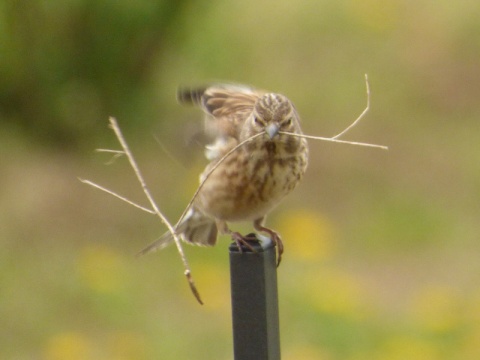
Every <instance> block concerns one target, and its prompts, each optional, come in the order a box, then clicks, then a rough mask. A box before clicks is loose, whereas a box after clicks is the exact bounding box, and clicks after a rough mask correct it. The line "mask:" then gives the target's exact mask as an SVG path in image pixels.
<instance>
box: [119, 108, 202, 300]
mask: <svg viewBox="0 0 480 360" xmlns="http://www.w3.org/2000/svg"><path fill="white" fill-rule="evenodd" d="M110 126H111V127H112V129H113V131H114V132H115V135H117V139H118V141H119V142H120V145H122V148H123V150H124V151H125V154H126V155H127V158H128V161H129V162H130V165H131V166H132V169H133V171H134V172H135V175H136V176H137V179H138V181H139V182H140V184H141V186H142V189H143V192H144V193H145V196H146V197H147V199H148V201H149V202H150V205H152V208H153V210H155V213H156V214H157V216H158V217H159V218H160V220H161V221H162V222H163V223H164V224H165V226H166V227H167V228H168V231H170V233H171V234H172V236H173V239H174V241H175V245H176V246H177V250H178V253H179V254H180V258H181V259H182V262H183V266H184V268H185V272H184V274H185V276H186V277H187V281H188V283H189V285H190V289H191V290H192V292H193V295H194V296H195V298H196V299H197V301H198V302H199V303H200V304H203V302H202V300H201V298H200V294H199V292H198V290H197V287H196V286H195V282H194V281H193V278H192V273H191V271H190V266H189V265H188V261H187V258H186V256H185V252H184V251H183V248H182V244H181V243H180V239H179V238H178V236H177V234H176V232H175V230H174V228H173V227H172V225H171V224H170V222H169V221H168V220H167V218H166V217H165V216H164V215H163V214H162V212H161V211H160V209H159V208H158V206H157V204H156V203H155V200H154V199H153V197H152V195H151V194H150V190H149V189H148V187H147V184H146V183H145V180H144V179H143V176H142V174H141V172H140V169H139V168H138V165H137V163H136V161H135V159H134V157H133V155H132V153H131V151H130V148H129V147H128V144H127V142H126V141H125V138H124V137H123V135H122V132H121V131H120V128H119V127H118V124H117V121H116V120H115V118H113V117H110Z"/></svg>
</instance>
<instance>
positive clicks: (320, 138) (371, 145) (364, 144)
mask: <svg viewBox="0 0 480 360" xmlns="http://www.w3.org/2000/svg"><path fill="white" fill-rule="evenodd" d="M279 134H285V135H291V136H296V137H301V138H305V139H313V140H322V141H330V142H336V143H340V144H349V145H356V146H365V147H372V148H378V149H382V150H388V146H385V145H377V144H369V143H363V142H357V141H347V140H339V139H336V138H333V137H332V138H326V137H321V136H312V135H304V134H295V133H289V132H284V131H279Z"/></svg>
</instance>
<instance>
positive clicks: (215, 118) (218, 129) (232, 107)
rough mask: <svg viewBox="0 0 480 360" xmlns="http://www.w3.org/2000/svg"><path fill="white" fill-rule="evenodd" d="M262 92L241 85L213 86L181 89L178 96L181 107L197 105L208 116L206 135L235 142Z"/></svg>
mask: <svg viewBox="0 0 480 360" xmlns="http://www.w3.org/2000/svg"><path fill="white" fill-rule="evenodd" d="M264 93H265V92H264V91H262V90H257V89H253V88H251V87H248V86H244V85H230V84H215V85H211V86H207V87H201V88H183V89H182V88H181V89H179V91H178V96H177V97H178V101H179V102H180V103H181V104H193V105H196V106H199V107H200V108H201V109H202V110H203V111H204V112H205V113H206V114H207V119H206V123H205V129H206V132H207V133H208V134H209V135H213V136H214V137H217V136H221V137H233V138H235V139H237V140H238V138H239V134H240V131H241V129H242V126H243V123H244V122H245V120H246V119H247V117H248V116H249V115H250V114H251V112H252V109H253V106H254V105H255V103H256V101H257V100H258V99H259V98H260V97H261V96H262V95H263V94H264Z"/></svg>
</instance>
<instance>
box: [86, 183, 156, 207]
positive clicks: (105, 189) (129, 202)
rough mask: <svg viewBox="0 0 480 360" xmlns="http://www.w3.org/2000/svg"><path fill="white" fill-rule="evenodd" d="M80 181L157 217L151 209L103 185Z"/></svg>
mask: <svg viewBox="0 0 480 360" xmlns="http://www.w3.org/2000/svg"><path fill="white" fill-rule="evenodd" d="M78 180H80V181H81V182H82V183H84V184H87V185H90V186H93V187H94V188H97V189H99V190H102V191H104V192H106V193H107V194H110V195H113V196H115V197H116V198H118V199H120V200H122V201H125V202H126V203H127V204H130V205H132V206H135V207H136V208H138V209H140V210H143V211H145V212H148V213H149V214H153V215H156V212H155V211H153V210H151V209H147V208H146V207H143V206H142V205H138V204H136V203H134V202H133V201H131V200H128V199H127V198H126V197H124V196H122V195H119V194H117V193H115V192H113V191H111V190H109V189H107V188H105V187H103V186H101V185H98V184H96V183H94V182H93V181H90V180H85V179H81V178H78Z"/></svg>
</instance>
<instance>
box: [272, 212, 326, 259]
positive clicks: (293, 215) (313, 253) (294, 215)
mask: <svg viewBox="0 0 480 360" xmlns="http://www.w3.org/2000/svg"><path fill="white" fill-rule="evenodd" d="M275 229H277V230H278V232H279V233H280V235H281V236H282V239H283V240H284V243H285V244H286V246H288V250H287V251H288V256H294V257H297V258H299V259H300V260H310V261H319V260H321V259H325V258H328V257H330V256H331V255H332V254H333V252H334V248H335V245H334V231H333V225H332V223H331V222H330V221H329V219H327V218H326V217H325V216H323V215H322V214H319V213H315V212H313V211H307V210H290V211H286V212H284V213H283V214H282V215H281V216H280V218H279V219H278V220H277V221H275Z"/></svg>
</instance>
